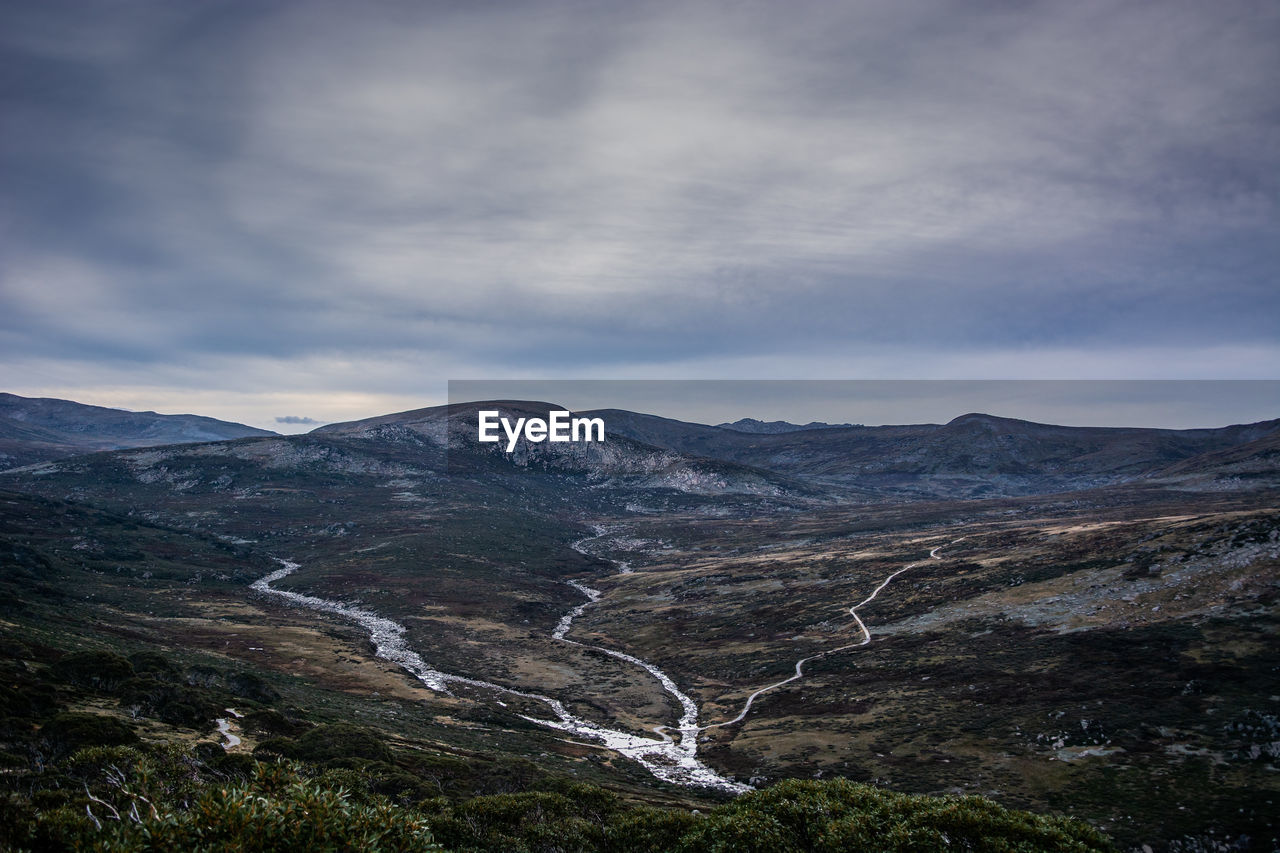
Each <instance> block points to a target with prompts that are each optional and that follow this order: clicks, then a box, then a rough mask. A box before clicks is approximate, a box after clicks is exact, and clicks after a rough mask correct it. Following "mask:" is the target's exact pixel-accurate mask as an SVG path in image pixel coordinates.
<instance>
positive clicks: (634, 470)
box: [0, 394, 1280, 500]
mask: <svg viewBox="0 0 1280 853" xmlns="http://www.w3.org/2000/svg"><path fill="white" fill-rule="evenodd" d="M482 408H497V409H501V410H502V411H504V412H506V413H510V414H512V415H514V416H529V415H535V416H544V417H545V416H546V414H547V412H548V411H550V410H551V409H557V408H561V407H559V406H557V405H554V404H552V403H547V402H540V401H489V402H483V403H466V404H455V405H452V406H436V407H431V408H424V409H416V410H412V411H407V412H399V413H395V414H390V415H382V416H378V417H374V418H367V419H364V420H360V421H352V422H348V423H337V424H328V425H325V426H322V427H319V428H318V429H315V430H313V431H312V432H311V433H309V434H308V435H306V436H278V435H276V434H275V433H271V432H268V431H266V430H259V429H254V428H252V427H248V426H244V425H242V424H233V423H227V422H224V421H217V420H214V419H211V418H202V417H197V416H194V415H157V414H155V413H153V412H143V413H136V412H122V411H119V410H116V409H106V408H101V407H98V406H84V405H81V404H79V403H72V402H69V401H65V400H30V399H26V398H22V397H15V396H14V395H10V394H5V395H0V453H3V454H5V456H4V457H0V463H7V464H6V467H16V466H18V465H22V464H30V463H32V462H37V461H49V460H56V459H59V458H63V457H67V456H71V455H74V454H79V453H85V452H90V451H98V450H112V449H129V448H141V447H152V446H155V445H162V444H191V443H196V442H212V441H223V440H226V439H232V438H252V437H259V438H266V439H269V443H267V444H262V445H261V446H260V447H259V446H258V445H257V444H253V445H251V446H245V447H238V448H237V449H228V450H227V451H225V453H231V454H233V455H235V456H237V457H245V458H248V457H255V458H256V457H257V456H259V455H262V454H266V455H267V456H269V457H272V458H284V457H288V458H293V457H294V456H295V455H296V454H298V453H303V448H304V446H305V447H306V448H311V449H310V450H306V451H305V454H313V453H319V452H320V450H319V448H320V447H331V448H332V450H331V451H325V453H330V454H333V453H336V451H337V450H338V449H341V451H342V452H341V454H337V455H330V456H325V457H324V459H325V460H326V461H325V462H324V465H325V466H333V465H337V466H338V467H340V468H345V467H350V466H354V467H355V468H360V467H362V466H368V465H373V466H374V467H377V466H376V464H375V462H374V460H379V459H386V458H395V459H396V460H397V461H398V463H410V462H412V463H414V464H427V465H428V466H429V467H435V466H437V465H440V464H442V463H441V460H443V459H444V458H445V455H444V454H443V453H442V451H444V449H445V448H446V447H447V448H448V450H449V453H448V466H449V472H450V473H454V474H457V473H462V474H464V475H465V476H481V477H484V478H494V477H496V478H499V479H505V478H508V477H510V476H512V475H514V474H516V473H517V472H518V471H523V472H524V473H523V474H521V475H520V476H521V477H527V476H529V475H535V476H536V475H539V474H542V475H552V476H553V477H556V478H564V477H569V478H572V479H574V480H581V482H582V483H583V484H589V485H591V487H592V488H595V489H598V488H601V487H605V486H608V487H611V488H613V489H622V490H626V491H629V492H635V491H636V490H640V491H653V490H670V491H673V492H679V493H686V494H703V495H716V494H720V495H723V494H755V495H761V496H767V495H776V496H791V497H797V498H809V497H815V496H819V495H827V496H829V497H830V498H833V499H840V498H841V496H843V497H844V498H853V499H857V500H867V499H872V500H878V499H891V500H904V499H906V500H915V499H937V498H945V499H953V498H979V497H1010V496H1018V495H1035V494H1048V493H1052V492H1065V491H1078V490H1082V489H1091V488H1098V487H1103V486H1111V485H1118V484H1124V483H1135V482H1150V483H1151V484H1152V485H1156V486H1159V487H1163V488H1169V487H1172V488H1179V489H1212V490H1221V489H1231V490H1237V489H1253V488H1262V487H1270V486H1276V485H1280V419H1278V420H1270V421H1262V422H1259V423H1255V424H1243V425H1234V426H1226V427H1221V428H1217V429H1191V430H1169V429H1146V428H1101V427H1065V426H1054V425H1050V424H1038V423H1033V422H1030V421H1022V420H1015V419H1011V418H1001V417H995V416H992V415H985V414H979V413H972V414H967V415H962V416H960V417H958V418H956V419H954V420H952V421H950V422H949V423H946V424H908V425H900V426H852V425H847V426H837V425H830V424H822V425H817V426H815V425H814V424H809V425H806V426H804V427H800V426H798V425H795V424H788V423H786V422H773V423H764V422H761V421H756V420H752V419H744V420H743V421H738V422H737V424H738V425H743V424H746V425H747V426H748V427H750V428H751V430H752V431H744V430H742V429H738V428H737V427H736V426H735V425H732V424H730V425H720V426H708V425H705V424H696V423H688V422H685V421H678V420H673V419H670V418H662V417H657V416H655V415H647V414H643V413H639V412H630V411H624V410H620V409H603V410H596V411H590V412H582V413H580V414H583V415H588V416H592V417H600V418H602V419H603V420H604V422H605V424H606V431H607V437H608V440H607V441H606V442H604V443H596V444H552V443H549V442H544V443H529V442H527V441H524V440H521V441H520V442H519V443H518V445H517V447H516V450H515V452H514V453H511V454H507V453H505V452H504V451H503V448H502V447H501V446H499V445H497V444H480V443H479V442H478V441H477V440H476V412H477V411H478V410H479V409H482ZM352 442H354V444H353V443H352ZM255 448H258V449H256V450H255ZM174 452H175V453H176V452H179V451H178V450H177V449H176V448H175V451H174ZM181 453H182V455H183V457H184V458H186V457H188V456H190V454H189V453H187V452H185V451H182V452H181ZM225 453H224V451H221V450H216V449H215V448H212V447H211V448H208V449H207V450H206V451H202V454H203V455H202V457H201V458H209V459H211V460H212V459H213V458H214V457H218V456H223V455H225ZM352 453H355V454H356V455H357V456H359V457H361V458H364V457H366V455H367V456H368V459H367V460H366V461H362V462H359V463H357V462H355V461H354V457H353V456H352V455H351V454H352ZM280 454H284V457H282V456H280ZM305 454H304V455H305ZM246 455H247V456H246ZM192 458H193V459H194V457H192ZM340 459H341V460H345V461H342V462H338V461H337V460H340ZM428 460H432V461H428ZM147 464H152V463H147ZM155 464H166V465H167V464H169V463H167V462H165V463H161V462H156V463H155ZM379 464H380V463H379ZM192 470H193V476H194V477H195V480H196V481H199V480H201V479H203V477H202V475H201V474H199V473H196V472H195V469H192Z"/></svg>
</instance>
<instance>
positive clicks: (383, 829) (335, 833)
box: [100, 765, 441, 853]
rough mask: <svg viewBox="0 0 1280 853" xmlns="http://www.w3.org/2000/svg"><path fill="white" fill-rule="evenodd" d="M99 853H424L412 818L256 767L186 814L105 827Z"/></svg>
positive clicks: (422, 825)
mask: <svg viewBox="0 0 1280 853" xmlns="http://www.w3.org/2000/svg"><path fill="white" fill-rule="evenodd" d="M100 849H102V850H107V851H166V853H167V851H171V850H199V851H238V850H255V851H264V853H266V852H267V851H282V853H283V851H296V850H361V851H373V853H376V852H377V851H431V850H440V849H441V848H440V847H439V845H437V844H435V843H433V841H432V837H431V831H430V828H429V827H428V825H427V822H426V820H424V819H423V818H422V817H421V816H420V815H417V814H415V813H413V812H410V811H408V810H406V809H400V808H396V807H395V806H392V805H390V804H388V803H386V802H385V801H374V802H371V803H368V804H361V803H358V802H356V801H355V800H353V798H352V797H351V795H350V794H349V792H347V791H346V790H344V789H343V788H331V787H326V786H324V785H323V784H320V783H317V782H315V781H308V780H306V779H304V778H303V777H302V776H301V775H300V773H299V771H298V769H297V768H295V767H291V766H288V765H260V766H259V768H258V771H257V773H256V774H255V776H254V778H252V779H251V780H249V781H248V782H244V783H241V784H238V785H229V786H226V787H218V788H211V789H208V790H206V791H205V792H204V793H203V794H201V795H200V796H199V797H198V798H197V799H196V800H195V802H193V803H192V804H191V806H190V808H187V809H185V810H170V811H166V812H164V813H161V814H157V815H155V816H152V817H144V819H143V820H142V821H141V823H137V824H135V823H125V822H118V823H113V824H112V825H111V826H110V828H109V834H108V837H107V838H106V839H104V840H103V842H102V843H101V846H100Z"/></svg>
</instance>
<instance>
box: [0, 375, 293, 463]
mask: <svg viewBox="0 0 1280 853" xmlns="http://www.w3.org/2000/svg"><path fill="white" fill-rule="evenodd" d="M269 435H275V433H273V432H271V431H270V430H265V429H257V428H255V427H251V426H245V425H244V424H238V423H232V422H230V421H220V420H217V419H216V418H207V417H202V416H200V415H160V414H156V413H155V412H126V411H122V410H120V409H110V408H106V407H104V406H89V405H85V404H84V403H76V402H73V401H71V400H58V399H54V398H49V397H19V396H18V395H16V394H4V393H0V468H13V467H18V466H20V465H30V464H32V463H35V462H43V461H47V460H51V459H61V458H63V457H66V456H74V455H76V454H79V453H92V452H94V451H98V450H119V449H122V448H129V447H154V446H156V445H161V444H188V443H193V442H201V441H224V440H226V439H232V438H249V437H253V436H269Z"/></svg>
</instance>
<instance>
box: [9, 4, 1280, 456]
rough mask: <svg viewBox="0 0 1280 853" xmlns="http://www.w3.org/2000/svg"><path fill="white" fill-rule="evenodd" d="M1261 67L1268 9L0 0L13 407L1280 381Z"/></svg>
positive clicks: (1279, 50)
mask: <svg viewBox="0 0 1280 853" xmlns="http://www.w3.org/2000/svg"><path fill="white" fill-rule="evenodd" d="M1277 80H1280V4H1277V3H1275V2H1272V0H1256V2H1248V0H1214V2H1203V0H1189V2H1181V1H1180V0H1162V2H1158V3H1153V2H1150V1H1149V0H1105V2H1095V0H1073V2H1069V3H1067V2H1056V0H1053V1H1052V2H1041V3H1035V2H977V1H976V0H965V2H956V1H955V0H953V2H925V1H924V0H920V2H913V0H884V2H880V0H871V1H869V2H862V0H854V1H853V2H847V3H833V2H830V0H822V2H811V3H806V2H803V0H798V1H797V0H789V2H785V3H782V2H759V3H753V2H728V0H726V2H670V3H649V2H643V0H628V2H625V3H624V2H592V3H587V2H581V3H559V2H528V3H520V2H512V1H511V0H504V2H483V0H479V1H477V0H464V1H463V2H455V3H445V2H439V3H431V2H418V1H417V0H415V2H356V0H350V2H297V3H285V2H267V1H266V0H252V2H243V3H231V2H217V0H206V2H171V0H166V2H156V3H141V2H127V0H126V2H113V3H103V2H97V0H85V1H84V2H80V3H61V2H50V0H40V2H31V3H21V2H4V3H3V4H2V8H0V99H2V103H0V123H2V124H0V241H2V243H0V309H2V310H0V390H7V391H12V392H14V393H18V394H24V395H29V396H58V397H69V398H72V399H77V400H81V401H84V402H93V403H99V404H104V405H115V406H122V407H129V408H138V409H143V408H145V409H156V410H159V411H167V412H178V411H194V412H198V413H201V414H208V415H213V416H216V417H224V418H229V419H232V420H239V421H244V422H248V423H253V424H255V425H258V426H265V427H268V428H272V429H279V430H281V431H290V432H292V431H300V430H305V429H309V428H310V426H311V425H312V422H314V421H334V420H344V419H349V418H354V417H363V416H368V415H374V414H379V413H384V412H389V411H395V410H399V409H406V408H416V407H418V406H422V405H427V404H431V403H438V402H443V400H444V399H445V394H446V389H445V380H447V379H450V378H453V379H458V378H500V377H521V378H560V377H593V378H646V379H649V378H721V379H743V378H825V379H835V378H1027V377H1032V378H1164V379H1174V378H1234V379H1240V378H1276V377H1277V375H1278V371H1277V365H1280V275H1278V273H1280V210H1278V208H1280V87H1278V86H1277V85H1276V82H1277ZM741 414H742V415H750V414H753V413H752V412H749V411H744V412H742V413H741ZM957 414H959V413H958V412H957ZM1006 414H1013V415H1016V414H1017V413H1014V412H1008V413H1006ZM1276 414H1280V412H1277V413H1276ZM277 419H286V420H285V421H284V422H277ZM1230 419H1231V418H1230V417H1224V422H1225V421H1227V420H1230Z"/></svg>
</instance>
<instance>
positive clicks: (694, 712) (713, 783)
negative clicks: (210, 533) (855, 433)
mask: <svg viewBox="0 0 1280 853" xmlns="http://www.w3.org/2000/svg"><path fill="white" fill-rule="evenodd" d="M597 531H598V532H597V535H596V536H589V537H587V538H585V539H580V540H578V541H577V542H574V543H573V545H572V546H571V547H572V548H573V549H574V550H575V551H578V552H579V553H582V554H587V553H588V552H587V551H585V550H584V549H583V547H582V546H583V544H584V543H586V542H587V541H589V540H591V539H596V538H599V536H601V535H604V534H603V531H602V529H601V528H597ZM954 541H955V542H959V541H960V540H959V539H957V540H954ZM950 544H954V542H953V543H950ZM942 547H944V546H939V547H937V548H934V549H933V550H932V551H930V552H929V556H930V557H931V558H932V559H935V560H939V559H942V558H941V557H939V556H938V551H940V550H941V549H942ZM589 556H594V557H597V558H598V555H594V554H592V555H589ZM276 562H278V563H280V565H281V568H279V569H277V570H276V571H274V572H272V573H270V574H269V575H267V576H265V577H263V578H260V579H258V580H257V581H255V582H254V583H253V585H252V588H253V589H255V590H257V591H258V592H262V593H267V594H269V595H274V596H278V597H280V598H283V599H284V600H285V601H287V602H289V603H290V604H293V605H296V606H298V607H306V608H309V609H311V610H319V611H322V612H325V613H332V614H334V615H337V616H341V617H343V618H344V619H348V620H350V621H352V622H355V623H356V624H357V625H359V626H360V627H362V628H364V629H365V630H366V631H368V632H369V637H370V640H371V641H372V642H373V647H374V654H375V655H376V656H377V657H380V658H382V659H383V660H387V661H390V662H392V663H394V664H396V665H397V666H399V667H401V668H402V669H404V670H406V671H407V672H409V673H410V674H411V675H413V676H414V678H416V679H418V681H420V682H422V683H423V684H424V685H425V686H426V687H427V688H428V689H430V690H433V691H435V692H437V693H448V692H449V685H451V684H465V685H468V686H470V687H476V688H481V689H486V690H493V691H496V692H499V693H504V694H506V695H508V696H519V697H520V698H522V699H529V700H533V701H536V702H540V703H541V704H543V705H545V706H546V708H547V710H548V711H550V712H551V714H552V715H553V719H548V718H546V717H530V716H526V715H524V714H521V715H520V716H521V717H523V718H524V719H526V720H528V721H530V722H532V723H536V724H537V725H540V726H545V727H547V728H549V729H555V730H557V731H560V732H564V733H566V734H570V735H575V736H578V737H583V738H588V739H590V740H593V741H595V742H597V743H599V744H601V745H602V746H604V747H606V748H607V749H611V750H613V751H614V752H617V753H619V754H620V755H623V756H626V757H627V758H630V759H631V760H633V761H635V762H637V763H639V764H640V765H641V766H643V767H644V768H645V769H646V770H648V771H649V772H650V773H652V774H653V775H654V776H656V777H657V778H658V779H661V780H662V781H664V782H670V783H673V784H676V785H684V786H690V787H701V788H714V789H717V790H721V791H726V792H730V793H735V794H737V793H743V792H745V791H749V790H752V789H751V786H750V785H744V784H743V783H741V782H736V781H734V780H732V779H729V778H727V777H725V776H721V775H720V774H719V773H716V772H715V771H714V770H712V769H711V768H710V767H708V766H707V765H705V764H703V763H702V762H701V761H699V760H698V734H699V733H700V732H703V731H706V730H708V729H713V728H720V727H723V726H730V725H733V724H735V723H739V722H741V721H742V720H743V719H744V718H745V717H746V716H747V714H748V713H749V712H750V711H751V706H752V704H753V703H754V702H755V700H756V699H757V698H758V697H760V696H761V695H763V694H765V693H768V692H769V691H771V690H774V689H776V688H778V687H782V686H783V685H785V684H790V683H791V682H793V681H796V680H798V679H800V678H803V677H804V665H805V664H806V663H808V662H809V661H812V660H816V659H818V658H821V657H825V656H827V655H831V654H835V653H837V652H841V651H845V650H846V649H852V648H857V647H859V646H865V645H867V644H868V643H870V642H871V632H870V631H869V630H868V629H867V626H866V624H865V623H863V621H862V619H861V618H860V617H859V616H858V612H857V611H858V609H859V608H861V607H863V606H864V605H866V604H869V603H870V602H871V601H873V600H874V599H875V597H876V596H877V595H879V594H880V591H881V590H883V589H884V588H885V587H887V586H888V585H889V584H890V583H891V582H892V581H893V579H894V578H896V577H897V576H898V575H900V574H902V573H903V572H905V571H908V570H909V569H912V568H915V567H916V566H918V565H921V564H920V563H918V562H917V563H910V564H908V565H906V566H904V567H903V568H901V569H899V570H898V571H896V572H894V573H893V574H891V575H889V576H888V577H887V578H885V579H884V581H883V582H882V583H881V584H880V585H879V586H878V587H876V588H875V590H874V591H873V592H872V593H871V594H870V595H869V596H867V597H866V598H865V599H863V600H862V601H861V602H859V603H858V604H855V605H854V606H852V607H850V608H849V615H851V616H852V617H853V619H854V622H855V623H856V624H857V627H858V629H859V631H860V632H861V634H862V638H861V640H860V641H859V642H857V643H851V644H849V645H845V646H840V647H839V648H835V649H829V650H827V651H824V652H819V653H818V654H815V655H810V656H809V657H806V658H801V659H800V660H799V661H797V662H796V666H795V674H794V675H792V676H791V677H790V678H787V679H784V680H782V681H779V682H776V683H774V684H770V685H768V686H767V687H762V688H760V689H759V690H757V691H755V692H754V693H752V694H751V695H750V696H748V697H747V701H746V704H745V705H744V706H743V708H742V711H741V712H740V713H739V714H738V715H737V716H736V717H734V718H733V719H731V720H726V721H724V722H721V723H712V724H709V725H705V726H700V725H698V706H697V703H695V702H694V701H693V699H692V698H690V697H689V696H688V695H687V694H685V693H684V692H682V691H681V690H680V688H679V687H678V686H676V683H675V682H674V681H673V680H672V679H671V677H670V676H668V675H667V674H666V673H665V672H663V671H662V670H661V669H659V668H658V667H657V666H655V665H654V664H651V663H649V662H648V661H646V660H642V659H641V658H638V657H636V656H634V655H630V654H627V653H626V652H620V651H617V650H616V649H609V648H605V647H604V646H593V645H588V644H586V643H580V642H578V641H577V640H571V639H569V636H568V635H569V632H570V631H571V630H572V629H573V622H574V620H575V619H577V618H578V617H579V616H580V615H582V613H583V611H585V610H586V609H587V608H588V607H590V606H591V605H592V604H594V603H596V602H597V601H599V600H600V596H601V593H600V591H599V590H596V589H592V588H591V587H589V586H587V585H586V584H584V583H582V582H581V581H577V580H570V581H567V583H568V585H569V586H572V587H573V588H574V589H576V590H577V591H578V592H580V593H582V594H583V595H584V596H586V599H587V600H586V601H584V602H582V603H581V604H578V605H577V606H575V607H574V608H573V609H572V610H570V611H569V612H568V613H566V614H565V615H564V616H562V617H560V621H559V622H558V623H557V624H556V627H555V630H554V631H552V633H551V638H552V639H554V640H558V641H560V642H563V643H569V644H571V645H575V646H579V647H580V648H589V649H594V650H596V651H599V652H603V653H604V654H607V655H610V656H611V657H614V658H617V659H618V660H623V661H626V662H627V663H630V664H633V665H635V666H638V667H640V668H641V669H643V670H645V671H646V672H648V673H649V674H650V675H652V676H653V677H654V678H655V679H657V680H658V682H659V683H660V684H661V685H662V689H663V690H664V691H666V692H667V693H668V694H670V695H671V696H672V698H674V699H675V700H676V702H677V703H679V705H680V708H681V716H680V721H679V723H677V724H676V725H675V726H667V725H659V726H655V727H654V729H653V731H654V733H655V734H657V736H658V739H656V740H655V739H654V738H650V737H643V736H640V735H636V734H633V733H631V732H625V731H620V730H617V729H610V728H606V727H604V726H602V725H599V724H598V723H593V722H591V721H590V720H586V719H584V718H582V717H579V716H576V715H574V714H573V713H571V712H570V711H569V709H568V708H566V707H565V706H564V704H563V703H562V702H560V701H559V700H558V699H553V698H552V697H550V696H544V695H542V694H541V693H529V692H525V691H522V690H516V689H515V688H513V687H506V686H504V685H501V684H495V683H493V682H491V681H483V680H481V679H477V678H469V677H467V676H462V675H454V674H452V673H448V672H442V671H440V670H438V669H434V668H433V667H431V666H429V665H428V664H427V663H426V661H424V660H423V659H422V657H421V656H419V655H418V653H417V652H415V651H413V650H412V649H410V648H409V646H408V644H407V643H406V642H405V628H404V626H403V625H401V624H399V623H398V622H394V621H392V620H390V619H387V618H385V617H383V616H379V615H378V614H376V613H372V612H370V611H368V610H362V609H360V608H358V607H352V606H349V605H346V604H341V603H339V602H336V601H329V600H328V599H324V598H318V597H316V596H314V595H305V594H303V593H299V592H292V591H290V590H284V589H276V588H275V587H273V586H272V584H274V583H276V582H277V581H280V580H283V579H284V578H286V577H288V576H289V575H291V574H293V573H294V572H295V571H297V570H298V569H299V568H300V566H299V565H298V564H297V563H292V562H289V561H288V560H282V559H279V558H276ZM611 562H612V561H611ZM615 565H617V566H619V568H620V573H621V574H630V573H631V570H630V567H629V566H627V565H626V564H618V563H616V562H615ZM218 722H219V730H220V731H222V732H223V734H224V735H225V736H226V737H227V738H228V740H229V741H230V740H231V739H232V738H235V736H234V735H231V734H229V733H228V732H226V731H225V730H224V725H225V723H226V721H225V720H219V721H218ZM669 731H675V732H676V734H677V737H675V738H673V737H672V736H671V735H670V734H668V732H669ZM236 740H238V739H236ZM230 745H231V744H230V743H229V744H228V746H230Z"/></svg>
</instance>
